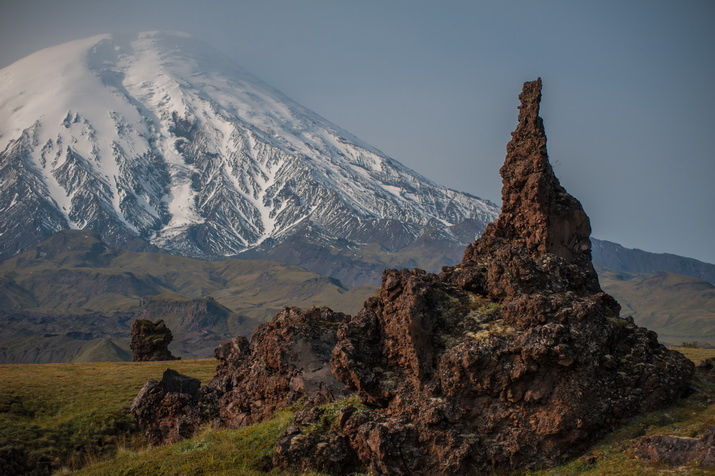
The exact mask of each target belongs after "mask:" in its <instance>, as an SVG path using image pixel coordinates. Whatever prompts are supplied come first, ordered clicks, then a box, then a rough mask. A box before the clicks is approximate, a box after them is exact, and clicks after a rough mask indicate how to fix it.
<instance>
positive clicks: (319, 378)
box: [132, 307, 349, 444]
mask: <svg viewBox="0 0 715 476" xmlns="http://www.w3.org/2000/svg"><path fill="white" fill-rule="evenodd" d="M347 318H348V316H346V315H345V314H342V313H339V312H333V311H332V310H330V309H328V308H326V307H323V308H311V309H308V310H305V311H304V310H301V309H298V308H286V309H284V310H283V311H281V312H280V313H278V314H277V315H276V317H275V318H274V319H273V320H272V321H271V322H267V323H264V324H261V325H260V326H258V328H257V329H256V330H255V332H254V333H253V335H252V336H251V340H250V342H249V341H248V340H247V339H246V338H245V337H242V336H238V337H235V338H233V339H231V340H228V341H226V342H223V343H222V344H221V345H219V346H218V347H217V348H216V350H215V352H214V355H215V357H216V358H217V359H218V360H219V364H218V367H217V369H216V374H215V375H214V377H213V379H212V380H211V381H210V382H209V383H208V384H207V385H206V386H204V387H201V388H198V385H197V386H196V391H195V392H194V391H193V390H192V392H190V393H188V394H187V393H186V392H183V393H182V392H180V393H179V394H177V393H176V392H171V391H167V390H166V389H165V387H166V385H163V386H162V384H161V383H156V382H153V383H152V381H149V382H148V383H147V384H146V385H145V387H144V389H142V391H141V392H140V393H139V395H137V397H136V398H135V400H134V404H133V407H132V408H133V410H132V412H133V413H134V415H135V417H136V419H137V422H138V423H139V426H140V427H141V428H142V430H143V431H144V432H145V434H146V435H147V439H148V440H149V441H150V442H151V443H152V444H168V443H173V442H174V441H176V438H177V437H187V436H190V434H191V432H190V431H189V429H190V428H193V429H195V428H198V425H200V424H201V423H211V424H212V425H215V426H217V427H227V428H239V427H242V426H247V425H250V424H252V423H256V422H258V421H261V420H262V419H264V418H266V417H268V416H272V415H273V414H274V413H275V412H276V411H278V410H281V409H283V408H285V407H287V406H290V405H292V404H296V403H298V402H301V403H303V404H305V405H307V406H315V405H319V404H322V403H326V402H330V401H333V400H335V399H342V398H345V397H346V396H348V395H349V392H347V391H346V389H345V386H344V385H343V384H342V383H341V382H340V381H339V380H338V379H337V378H335V376H334V375H333V374H332V372H331V367H330V358H331V353H332V350H333V347H334V346H335V344H336V342H337V335H336V334H337V329H338V325H339V324H340V323H342V322H344V321H346V319H347ZM162 382H163V381H162ZM192 388H193V387H192ZM151 408H153V409H154V410H153V411H154V413H155V415H156V416H155V417H152V412H151V411H150V409H151ZM134 409H137V410H136V411H135V410H134ZM145 409H146V411H144V410H145ZM179 409H183V411H184V413H183V414H182V413H181V411H178V410H179ZM162 415H167V416H170V417H171V418H168V417H167V418H165V417H163V416H162Z"/></svg>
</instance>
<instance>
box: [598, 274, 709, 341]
mask: <svg viewBox="0 0 715 476" xmlns="http://www.w3.org/2000/svg"><path fill="white" fill-rule="evenodd" d="M599 279H600V281H601V285H602V287H603V289H604V290H605V291H606V292H607V293H609V294H611V295H612V296H613V297H615V298H616V300H617V301H618V302H619V303H620V304H621V306H622V310H621V314H622V315H632V316H633V318H634V319H635V322H636V324H638V325H639V326H644V327H647V328H648V329H650V330H653V331H655V332H657V333H658V336H659V339H660V341H661V342H666V343H669V344H673V345H680V344H682V343H683V342H699V343H701V344H710V345H715V286H713V285H712V284H710V283H709V282H707V281H703V280H701V279H698V278H694V277H692V276H684V275H680V274H657V275H631V274H626V273H616V272H613V271H608V270H602V271H601V272H600V273H599Z"/></svg>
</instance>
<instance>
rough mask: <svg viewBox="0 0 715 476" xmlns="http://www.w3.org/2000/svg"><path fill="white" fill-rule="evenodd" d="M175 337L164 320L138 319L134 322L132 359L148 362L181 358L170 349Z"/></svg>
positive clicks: (130, 345) (131, 345)
mask: <svg viewBox="0 0 715 476" xmlns="http://www.w3.org/2000/svg"><path fill="white" fill-rule="evenodd" d="M173 339H174V336H173V335H172V334H171V330H169V328H168V327H166V324H164V321H163V320H161V319H159V320H158V321H156V322H152V321H149V320H146V319H137V320H135V321H134V322H132V342H131V344H129V347H130V348H131V349H132V360H134V362H148V361H155V360H179V357H174V356H173V355H171V352H170V351H169V344H170V343H171V341H172V340H173Z"/></svg>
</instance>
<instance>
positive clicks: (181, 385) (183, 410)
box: [130, 369, 205, 445]
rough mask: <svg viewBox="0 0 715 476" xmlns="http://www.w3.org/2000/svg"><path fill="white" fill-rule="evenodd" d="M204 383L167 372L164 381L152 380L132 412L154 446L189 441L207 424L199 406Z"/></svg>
mask: <svg viewBox="0 0 715 476" xmlns="http://www.w3.org/2000/svg"><path fill="white" fill-rule="evenodd" d="M200 385H201V382H200V381H199V380H198V379H195V378H193V377H188V376H186V375H181V374H180V373H178V372H176V371H175V370H172V369H166V370H165V371H164V374H163V376H162V378H161V381H159V382H157V381H156V380H149V381H148V382H147V383H145V384H144V387H142V389H141V390H140V391H139V393H138V394H137V396H136V397H135V398H134V401H133V402H132V406H131V408H130V411H131V413H132V415H134V418H135V419H136V421H137V423H138V424H139V427H140V428H141V429H142V430H143V431H144V435H145V436H146V439H147V441H148V442H149V443H150V444H152V445H159V444H169V443H176V442H177V441H180V440H182V439H184V438H189V437H190V436H191V435H193V434H194V432H195V431H196V430H197V429H198V427H199V426H200V425H201V424H202V423H203V422H204V420H205V418H204V410H203V408H201V407H200V405H199V388H200Z"/></svg>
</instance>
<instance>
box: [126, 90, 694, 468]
mask: <svg viewBox="0 0 715 476" xmlns="http://www.w3.org/2000/svg"><path fill="white" fill-rule="evenodd" d="M540 92H541V81H539V80H537V81H533V82H529V83H526V84H525V85H524V90H523V92H522V94H521V96H520V97H521V108H520V113H519V124H518V126H517V128H516V130H515V131H514V136H513V139H512V141H511V142H510V143H509V146H508V147H507V152H508V154H507V159H506V162H505V164H504V167H503V168H502V177H503V179H504V192H503V195H504V206H503V209H502V214H501V216H500V217H499V219H498V220H497V221H496V222H495V223H493V224H492V225H490V226H489V227H488V229H487V231H486V233H485V234H484V235H483V236H482V237H480V238H479V239H477V240H476V241H475V242H474V243H473V244H472V245H471V246H470V247H469V248H468V249H467V251H466V252H465V257H464V260H463V261H462V263H460V264H459V265H458V266H455V267H451V268H444V269H443V272H442V273H440V274H439V275H436V274H430V273H426V272H425V271H422V270H418V269H416V270H412V271H408V270H394V269H393V270H386V271H385V272H384V273H383V280H382V287H381V289H380V291H379V293H378V294H377V295H375V296H373V297H371V298H370V299H368V300H367V301H366V302H365V305H364V307H363V309H362V310H361V311H360V312H359V313H358V314H357V315H355V316H344V315H337V314H335V313H331V311H329V310H327V309H325V310H312V311H306V312H301V311H298V310H290V309H289V310H287V311H284V312H283V313H281V314H279V315H278V316H276V318H275V319H274V320H273V322H271V323H266V324H262V325H261V326H260V327H259V328H258V329H257V331H256V332H255V333H254V335H253V337H252V338H251V342H250V343H249V342H248V341H246V340H245V339H240V338H239V339H237V340H235V341H234V342H233V343H232V344H229V345H227V346H223V347H220V348H219V351H218V352H217V357H219V359H221V360H222V363H221V365H220V366H219V371H218V372H217V375H216V377H215V378H214V380H213V381H212V383H211V384H209V385H208V386H207V387H205V388H204V389H202V390H201V391H200V396H199V401H198V402H197V404H196V405H195V406H193V407H189V408H188V410H187V412H186V416H185V419H184V420H182V419H180V418H178V417H177V418H174V419H173V420H172V421H173V423H172V424H174V425H176V426H177V427H178V426H180V425H182V424H183V423H182V422H183V421H187V422H189V423H190V424H192V422H193V421H194V420H193V418H194V417H193V415H194V412H195V409H197V408H198V409H201V412H204V414H203V415H199V416H200V417H201V418H203V419H204V420H205V421H214V422H215V423H216V424H218V425H223V426H240V425H243V424H247V423H249V422H252V421H256V419H260V418H264V417H265V416H267V414H268V412H266V408H268V406H270V410H271V411H273V410H277V409H279V408H284V407H285V406H287V405H289V404H291V403H293V402H295V401H297V399H301V400H303V401H304V402H306V409H305V410H304V411H302V412H300V413H299V414H297V415H296V417H295V420H294V423H295V424H294V426H292V427H291V428H289V429H288V430H286V432H285V433H284V434H283V435H282V437H281V438H279V440H278V442H277V444H276V447H275V449H274V454H273V464H274V465H276V466H281V467H283V466H285V467H292V468H293V469H294V470H296V471H306V470H308V469H314V470H320V471H326V472H331V473H340V474H344V473H348V472H351V471H353V470H355V468H356V466H360V465H362V466H363V467H365V468H367V469H368V471H370V473H372V474H390V475H425V476H426V475H430V476H432V475H454V474H460V475H461V474H470V475H471V474H492V473H494V472H508V471H513V470H518V469H526V468H538V467H544V466H551V465H555V464H558V463H560V462H562V461H564V460H565V459H567V458H570V457H573V456H574V455H576V454H578V453H579V452H580V451H582V450H584V449H586V448H587V447H588V446H589V445H591V444H592V443H593V442H594V441H596V440H597V439H598V438H599V437H601V436H602V435H604V434H605V433H606V432H607V431H609V430H611V429H612V428H614V427H615V426H617V425H618V424H620V423H622V422H624V421H626V420H627V419H628V418H630V417H632V416H634V415H637V414H639V413H643V412H648V411H652V410H656V409H659V408H663V407H664V406H666V405H668V404H670V403H671V402H673V401H674V400H675V399H676V398H678V397H680V396H681V395H683V394H684V392H686V391H687V389H688V386H689V380H690V377H691V375H692V372H693V364H692V362H690V361H689V360H688V359H686V358H685V357H684V356H682V355H681V354H679V353H677V352H674V351H671V350H668V349H667V348H666V347H664V346H663V345H661V344H659V343H658V340H657V336H656V334H655V333H653V332H650V331H648V330H647V329H644V328H640V327H637V326H636V325H635V324H634V323H633V320H632V319H631V320H628V319H621V318H619V306H618V303H616V301H615V300H614V299H613V298H612V297H610V296H608V295H607V294H606V293H604V292H603V291H601V289H600V287H599V285H598V280H597V277H596V274H595V272H594V270H593V266H592V265H591V261H590V250H589V246H588V244H589V243H588V237H589V233H590V226H589V222H588V218H587V217H586V215H585V214H584V212H583V209H582V208H581V205H580V204H579V202H578V201H577V200H576V199H574V198H573V197H571V196H570V195H569V194H568V193H566V191H565V190H564V189H563V187H561V185H559V182H558V180H557V179H556V177H555V176H554V174H553V171H552V169H551V166H550V165H549V163H548V156H547V154H546V137H545V135H544V129H543V125H542V123H541V119H540V118H539V116H538V109H539V99H540V95H541V94H540ZM291 316H292V317H291ZM301 329H306V330H309V332H303V331H301ZM286 335H287V336H292V335H295V336H301V339H298V340H293V341H292V342H291V341H290V340H286V339H284V338H282V336H286ZM306 336H307V337H308V338H307V339H306V338H305V337H306ZM314 336H319V337H320V339H315V338H314ZM318 343H323V344H328V345H329V346H330V345H332V346H333V348H332V351H331V352H330V354H331V355H332V358H330V355H328V352H327V351H326V350H327V349H326V346H325V345H323V346H322V347H319V346H317V344H318ZM301 349H306V350H307V349H311V351H310V352H302V351H301V352H298V350H301ZM316 349H319V350H320V351H319V352H316V351H315V350H316ZM227 350H228V351H227ZM268 357H270V358H268ZM328 362H329V366H330V368H331V371H332V376H334V377H335V378H336V379H337V381H333V380H332V379H328V378H323V377H322V376H324V374H325V370H326V368H327V364H328ZM306 364H308V365H306ZM276 369H277V370H278V371H276ZM314 375H319V376H321V378H320V379H315V378H313V376H314ZM296 377H299V378H296ZM310 382H315V383H314V384H312V385H308V383H310ZM340 383H342V384H343V385H344V387H345V388H340V385H339V384H340ZM148 385H149V384H148ZM145 388H147V389H148V390H147V391H142V393H140V395H139V396H138V397H137V400H135V404H134V408H144V407H145V406H143V403H142V400H144V399H145V400H146V401H147V402H149V403H150V404H151V402H153V401H154V400H151V399H148V398H146V397H145V396H146V395H149V396H151V395H153V393H150V392H149V391H150V390H151V389H152V388H153V387H151V386H149V387H145ZM247 388H250V392H246V391H244V390H243V389H247ZM236 389H239V390H238V391H236ZM326 390H331V391H329V392H326ZM346 391H347V392H355V393H356V394H357V396H358V398H359V399H360V400H361V405H360V406H357V405H352V404H350V403H348V402H346V401H343V403H342V409H341V410H339V411H338V410H337V408H340V405H333V406H332V407H330V409H329V408H328V407H320V406H313V405H315V404H317V403H320V402H321V401H324V400H325V397H326V396H327V397H328V398H329V397H330V396H332V397H333V398H340V396H341V395H345V393H346ZM201 392H203V393H201ZM247 395H250V396H251V398H250V400H249V399H247ZM269 395H270V398H268V396H269ZM316 397H319V398H317V399H316ZM187 398H188V397H187ZM308 402H313V403H308ZM308 407H312V408H308ZM244 409H246V410H244ZM160 410H161V411H162V412H164V413H165V414H170V415H172V416H173V415H174V413H172V412H173V410H172V409H171V408H169V409H165V408H164V407H162V408H160ZM249 410H250V412H249ZM336 412H337V414H336ZM248 413H250V418H244V416H245V415H246V414H248ZM140 416H141V415H140ZM237 417H238V418H237ZM201 418H199V420H200V419H201ZM197 421H198V420H197ZM325 422H330V424H329V425H326V424H325ZM141 424H142V427H143V428H144V430H145V432H146V433H147V435H151V431H152V428H153V427H154V426H152V425H154V423H152V422H151V421H150V422H146V421H144V422H143V423H141ZM158 424H159V425H161V422H159V423H158ZM316 429H320V430H319V431H316ZM358 462H359V463H358Z"/></svg>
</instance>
